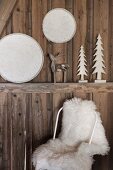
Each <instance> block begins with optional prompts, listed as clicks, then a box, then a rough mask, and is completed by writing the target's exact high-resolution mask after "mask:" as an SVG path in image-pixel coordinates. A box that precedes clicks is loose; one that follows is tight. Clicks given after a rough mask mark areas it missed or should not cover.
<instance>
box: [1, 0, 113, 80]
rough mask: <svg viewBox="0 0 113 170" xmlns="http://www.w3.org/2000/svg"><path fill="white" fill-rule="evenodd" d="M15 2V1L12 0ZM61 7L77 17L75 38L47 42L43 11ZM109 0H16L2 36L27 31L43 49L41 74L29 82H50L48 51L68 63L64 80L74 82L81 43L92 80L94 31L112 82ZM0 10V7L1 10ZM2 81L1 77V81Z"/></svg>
mask: <svg viewBox="0 0 113 170" xmlns="http://www.w3.org/2000/svg"><path fill="white" fill-rule="evenodd" d="M5 1H7V0H5ZM12 1H15V0H12ZM57 7H62V8H66V9H67V10H69V11H70V12H71V13H72V14H73V15H74V16H75V19H76V22H77V31H76V34H75V36H74V38H73V39H72V40H71V41H70V42H68V43H65V44H55V43H50V42H48V41H47V39H46V38H45V36H44V35H43V32H42V21H43V18H44V16H45V15H46V13H47V12H48V11H49V10H50V9H53V8H57ZM112 7H113V2H112V0H80V1H79V0H18V3H17V5H16V6H15V8H14V11H13V14H12V16H11V17H10V19H9V20H8V23H7V26H6V27H5V29H4V31H3V33H2V36H4V35H6V34H10V33H13V32H14V33H15V32H21V33H26V34H28V35H30V36H32V37H33V38H35V39H36V40H37V41H38V42H39V43H40V45H41V47H42V48H43V51H44V56H45V60H44V65H43V69H42V71H41V73H40V74H39V75H38V76H37V77H36V78H35V79H34V80H33V81H32V82H51V81H52V77H51V70H50V60H49V58H48V56H47V53H48V52H52V53H53V54H56V53H60V57H58V59H57V60H58V61H57V62H58V63H62V62H67V63H68V64H69V65H70V69H69V71H68V76H67V81H68V82H73V81H74V82H76V81H77V79H78V77H77V76H76V74H77V60H78V53H79V48H80V46H81V45H82V44H83V45H84V46H85V50H86V56H87V60H88V71H89V73H90V74H89V76H88V79H89V80H90V81H93V79H94V78H95V77H92V76H91V72H92V69H91V66H92V62H93V53H94V51H93V49H94V48H95V41H96V37H97V34H98V33H100V34H101V36H102V39H103V46H104V54H105V61H106V73H107V74H106V75H105V76H104V77H105V78H106V79H107V80H108V81H113V76H112V71H113V64H112V60H113V59H112V58H113V56H112V55H113V52H112V50H113V48H112V46H113V42H112V41H113V37H112V36H113V33H112V32H113V31H112V30H113V29H112V27H113V21H112V13H113V12H112V11H113V9H112ZM2 12H3V10H2ZM0 81H3V82H4V80H2V79H1V80H0ZM57 81H58V82H61V81H62V74H61V73H58V74H57Z"/></svg>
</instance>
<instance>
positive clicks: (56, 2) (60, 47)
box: [52, 0, 67, 82]
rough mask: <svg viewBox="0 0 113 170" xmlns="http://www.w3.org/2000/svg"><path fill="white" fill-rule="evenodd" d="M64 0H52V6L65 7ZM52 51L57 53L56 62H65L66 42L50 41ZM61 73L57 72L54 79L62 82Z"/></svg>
mask: <svg viewBox="0 0 113 170" xmlns="http://www.w3.org/2000/svg"><path fill="white" fill-rule="evenodd" d="M65 5H66V4H65V0H62V1H61V0H52V8H65ZM52 53H53V55H56V54H58V53H59V57H58V58H57V63H59V64H61V63H65V62H66V55H67V54H66V43H62V44H57V43H52ZM62 80H63V74H62V72H57V74H56V81H57V82H62Z"/></svg>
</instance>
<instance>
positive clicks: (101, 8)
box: [94, 0, 110, 81]
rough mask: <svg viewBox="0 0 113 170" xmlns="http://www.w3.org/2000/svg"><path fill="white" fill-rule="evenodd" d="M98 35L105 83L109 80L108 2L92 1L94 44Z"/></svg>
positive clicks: (104, 0)
mask: <svg viewBox="0 0 113 170" xmlns="http://www.w3.org/2000/svg"><path fill="white" fill-rule="evenodd" d="M99 33H100V35H101V37H102V42H103V48H104V59H105V65H106V69H105V70H106V74H105V75H103V78H105V79H106V80H107V81H109V80H110V67H109V66H110V63H109V61H110V60H109V36H108V35H109V1H106V0H100V1H98V0H94V43H95V42H96V38H97V35H98V34H99ZM94 79H95V75H94Z"/></svg>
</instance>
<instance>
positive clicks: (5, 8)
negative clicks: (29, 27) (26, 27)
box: [0, 0, 17, 36]
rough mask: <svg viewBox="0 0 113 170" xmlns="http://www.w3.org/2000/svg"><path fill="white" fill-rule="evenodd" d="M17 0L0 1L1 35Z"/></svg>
mask: <svg viewBox="0 0 113 170" xmlns="http://www.w3.org/2000/svg"><path fill="white" fill-rule="evenodd" d="M16 2H17V0H10V1H7V0H1V1H0V36H1V34H2V32H3V29H4V27H5V26H6V24H7V21H8V19H9V17H10V16H11V14H12V12H13V9H14V7H15V5H16Z"/></svg>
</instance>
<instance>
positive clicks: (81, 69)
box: [77, 46, 87, 83]
mask: <svg viewBox="0 0 113 170" xmlns="http://www.w3.org/2000/svg"><path fill="white" fill-rule="evenodd" d="M85 57H86V56H85V52H84V47H83V46H81V47H80V54H79V60H78V61H79V64H78V74H77V75H78V76H79V75H80V76H81V79H80V80H79V83H86V82H87V80H85V76H87V69H86V67H87V64H86V63H87V61H86V59H85Z"/></svg>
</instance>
